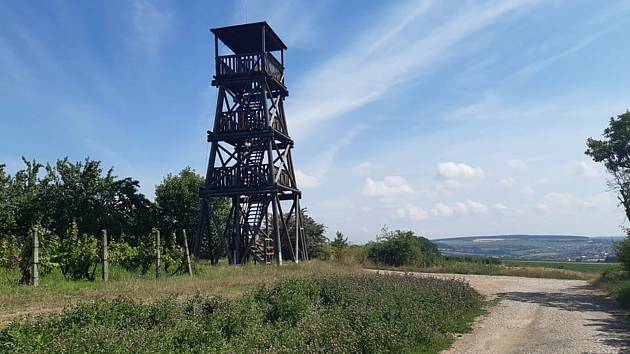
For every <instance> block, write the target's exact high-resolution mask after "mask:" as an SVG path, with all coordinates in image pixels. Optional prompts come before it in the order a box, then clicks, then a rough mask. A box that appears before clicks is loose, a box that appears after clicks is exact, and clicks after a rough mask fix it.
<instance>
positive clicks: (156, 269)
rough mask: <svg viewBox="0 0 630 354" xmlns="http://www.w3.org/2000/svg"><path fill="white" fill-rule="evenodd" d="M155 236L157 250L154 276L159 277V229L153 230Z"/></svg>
mask: <svg viewBox="0 0 630 354" xmlns="http://www.w3.org/2000/svg"><path fill="white" fill-rule="evenodd" d="M155 238H156V240H157V242H156V244H155V249H156V252H157V262H156V264H155V278H156V279H157V278H159V277H160V230H155Z"/></svg>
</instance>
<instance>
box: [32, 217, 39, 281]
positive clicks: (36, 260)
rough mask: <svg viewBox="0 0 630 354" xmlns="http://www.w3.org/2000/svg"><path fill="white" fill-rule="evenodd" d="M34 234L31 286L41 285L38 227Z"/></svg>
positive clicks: (34, 229)
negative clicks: (38, 269) (38, 267)
mask: <svg viewBox="0 0 630 354" xmlns="http://www.w3.org/2000/svg"><path fill="white" fill-rule="evenodd" d="M31 232H32V233H33V269H32V272H31V285H33V286H38V285H39V273H38V271H37V266H38V265H39V232H38V230H37V226H35V227H34V228H33V230H32V231H31Z"/></svg>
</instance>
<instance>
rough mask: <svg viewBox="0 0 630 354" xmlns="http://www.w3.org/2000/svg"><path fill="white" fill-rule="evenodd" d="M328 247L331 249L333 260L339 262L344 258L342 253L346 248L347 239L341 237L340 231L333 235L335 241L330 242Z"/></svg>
mask: <svg viewBox="0 0 630 354" xmlns="http://www.w3.org/2000/svg"><path fill="white" fill-rule="evenodd" d="M330 247H331V248H332V252H333V256H334V257H335V259H337V260H339V259H341V258H342V257H343V256H344V252H345V250H346V248H348V238H347V237H343V234H342V233H341V231H337V232H336V233H335V239H334V240H332V241H331V242H330Z"/></svg>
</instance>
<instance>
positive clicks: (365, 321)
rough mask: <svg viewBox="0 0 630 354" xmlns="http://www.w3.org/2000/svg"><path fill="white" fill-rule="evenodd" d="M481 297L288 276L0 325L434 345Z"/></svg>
mask: <svg viewBox="0 0 630 354" xmlns="http://www.w3.org/2000/svg"><path fill="white" fill-rule="evenodd" d="M482 305H483V301H482V297H481V296H480V295H479V294H478V293H476V292H475V291H474V290H473V289H472V288H471V287H470V286H468V285H467V284H466V283H463V282H461V281H456V280H440V279H435V278H421V277H414V276H403V275H401V276H398V275H394V276H392V275H389V276H387V275H377V274H356V275H343V274H336V275H335V274H333V275H326V276H316V277H311V278H289V279H285V280H282V281H280V282H279V283H276V284H275V285H271V286H259V287H257V288H255V289H254V290H252V291H249V292H247V294H246V295H245V296H243V297H239V298H237V299H225V298H221V297H213V296H197V297H193V298H191V299H190V300H188V301H187V302H185V303H178V302H177V301H173V300H172V299H167V300H165V301H161V302H158V303H151V304H143V303H139V302H134V301H131V300H124V299H116V300H112V301H105V302H93V303H91V304H84V305H80V306H78V307H75V308H73V309H72V310H69V311H67V312H65V313H64V314H62V315H56V316H53V317H49V318H46V319H40V320H31V321H28V322H22V323H14V324H12V325H11V326H9V327H8V328H5V329H4V330H2V331H0V348H2V349H4V350H6V351H10V352H17V353H34V352H42V353H45V352H90V353H127V352H129V353H131V352H133V353H155V352H172V353H175V352H178V353H179V352H190V353H202V352H203V353H252V352H275V353H301V352H308V353H377V352H396V353H400V352H417V353H434V352H438V351H439V350H440V349H443V348H445V347H447V346H448V345H449V343H450V341H451V340H452V334H453V333H459V332H463V331H466V330H468V329H469V325H470V322H471V321H472V319H473V318H474V317H475V316H476V315H478V314H479V313H480V312H481V307H482Z"/></svg>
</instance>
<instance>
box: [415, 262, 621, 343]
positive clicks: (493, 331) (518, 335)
mask: <svg viewBox="0 0 630 354" xmlns="http://www.w3.org/2000/svg"><path fill="white" fill-rule="evenodd" d="M418 274H419V275H422V276H435V277H440V278H457V279H464V280H465V281H468V282H469V283H470V285H471V286H472V287H474V288H475V289H476V290H477V291H479V292H480V293H482V294H484V295H486V296H488V298H490V299H493V298H496V299H497V301H498V303H497V304H496V305H494V306H492V307H490V308H489V313H488V314H487V315H485V316H482V318H480V319H479V320H478V321H477V322H476V323H475V325H474V327H473V328H474V329H473V331H472V332H470V333H468V334H464V335H462V336H460V337H459V338H457V339H456V340H455V343H454V344H453V346H452V347H451V348H450V349H449V350H446V351H445V352H444V353H449V354H450V353H484V354H493V353H554V354H556V353H557V354H559V353H630V349H629V348H630V321H629V320H628V319H627V318H626V316H625V315H624V313H623V311H622V310H620V309H619V308H618V306H617V304H616V303H615V301H614V300H612V299H610V298H608V297H606V294H605V293H603V292H602V291H600V290H598V289H595V288H594V287H592V286H591V285H589V284H588V283H587V282H585V281H582V280H557V279H535V278H521V277H508V276H488V275H461V274H439V275H438V274H421V273H418Z"/></svg>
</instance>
